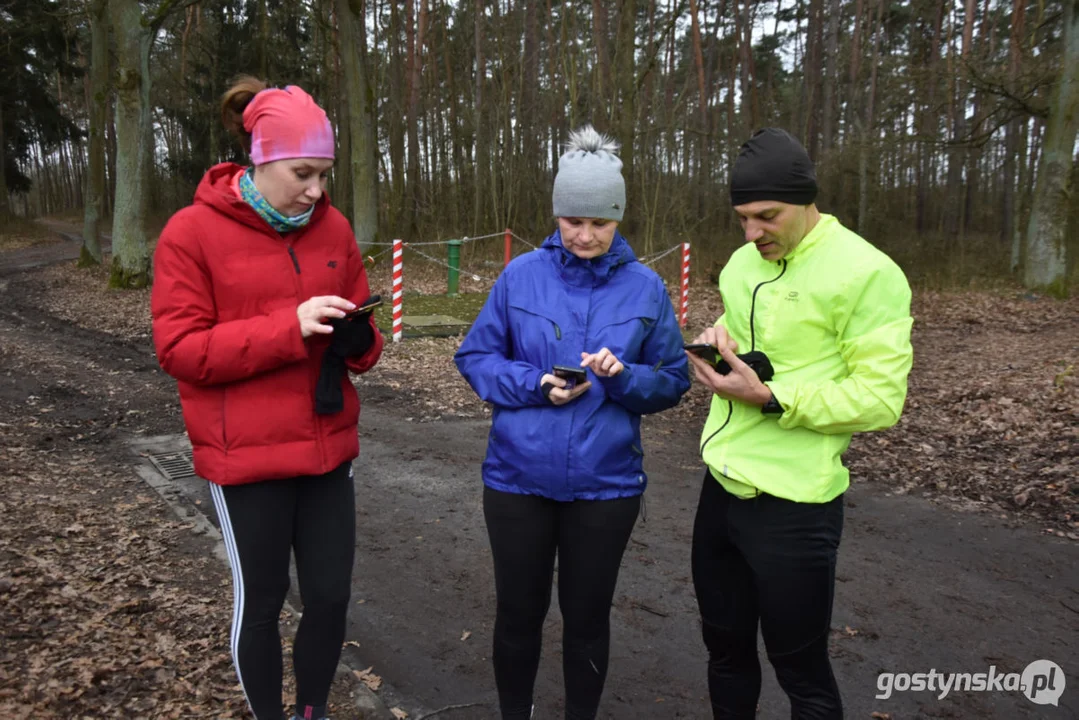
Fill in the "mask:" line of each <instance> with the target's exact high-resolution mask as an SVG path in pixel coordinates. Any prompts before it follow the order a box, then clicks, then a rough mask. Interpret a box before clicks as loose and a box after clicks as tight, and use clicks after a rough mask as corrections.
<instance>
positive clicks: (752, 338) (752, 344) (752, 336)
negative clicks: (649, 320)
mask: <svg viewBox="0 0 1079 720" xmlns="http://www.w3.org/2000/svg"><path fill="white" fill-rule="evenodd" d="M779 262H780V263H782V265H783V269H782V270H780V271H779V274H778V275H776V276H775V277H774V278H772V279H771V280H765V281H764V282H762V283H760V284H759V285H757V287H755V288H753V301H752V302H751V303H750V304H749V349H750V350H756V349H757V330H756V328H755V327H754V325H753V320H754V315H755V314H756V312H757V291H758V290H760V289H761V288H762V287H764V286H765V285H768V284H769V283H774V282H775V281H776V280H779V278H781V277H783V273H785V272H787V261H786V259H783V260H780V261H779ZM297 272H299V271H298V270H297Z"/></svg>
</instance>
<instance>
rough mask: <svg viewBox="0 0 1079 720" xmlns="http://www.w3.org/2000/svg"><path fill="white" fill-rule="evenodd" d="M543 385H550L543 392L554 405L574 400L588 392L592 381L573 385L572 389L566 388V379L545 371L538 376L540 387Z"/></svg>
mask: <svg viewBox="0 0 1079 720" xmlns="http://www.w3.org/2000/svg"><path fill="white" fill-rule="evenodd" d="M545 385H550V386H552V387H551V389H550V390H547V391H546V393H545V394H546V395H547V399H548V400H550V401H551V403H553V404H554V405H565V404H566V403H568V402H570V401H571V400H576V399H577V398H578V397H580V396H581V395H584V394H585V393H586V392H588V388H590V387H592V383H591V382H590V381H589V382H583V383H581V384H580V385H577V386H575V387H574V388H573V389H572V390H567V389H566V381H565V380H563V379H562V378H560V377H555V376H554V375H552V374H550V373H546V374H545V375H544V376H543V377H541V378H540V387H543V386H545Z"/></svg>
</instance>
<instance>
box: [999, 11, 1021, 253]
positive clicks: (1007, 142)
mask: <svg viewBox="0 0 1079 720" xmlns="http://www.w3.org/2000/svg"><path fill="white" fill-rule="evenodd" d="M1025 20H1026V3H1025V2H1024V0H1013V4H1012V22H1011V34H1010V36H1009V38H1008V57H1009V64H1008V84H1009V85H1010V86H1011V87H1010V88H1009V89H1010V90H1012V91H1013V92H1014V90H1015V82H1016V79H1017V77H1018V75H1019V66H1020V64H1021V62H1022V59H1023V33H1024V32H1025V24H1026V23H1025ZM1020 125H1021V120H1020V119H1019V118H1015V119H1013V120H1011V121H1010V122H1009V123H1008V129H1007V131H1006V133H1005V138H1004V147H1005V151H1004V153H1005V154H1004V178H1003V182H1004V189H1003V190H1004V191H1003V197H1002V198H1001V209H1002V211H1003V217H1002V218H1001V223H1000V235H1001V244H1002V245H1005V246H1007V245H1008V244H1009V243H1010V244H1011V246H1012V248H1013V252H1012V272H1017V271H1018V270H1019V267H1020V266H1021V265H1022V262H1023V257H1022V233H1021V232H1020V230H1019V222H1018V220H1017V218H1016V214H1015V192H1016V187H1015V181H1016V177H1015V176H1016V163H1015V158H1016V155H1018V154H1019V133H1020V132H1021V131H1022V128H1021V127H1020Z"/></svg>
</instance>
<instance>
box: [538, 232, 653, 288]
mask: <svg viewBox="0 0 1079 720" xmlns="http://www.w3.org/2000/svg"><path fill="white" fill-rule="evenodd" d="M540 250H544V251H546V252H548V254H549V255H548V256H549V257H550V258H551V261H552V262H554V263H555V264H556V265H557V266H558V270H559V274H560V275H561V276H562V279H563V280H565V281H566V282H567V283H569V284H571V285H602V284H603V283H605V282H607V281H608V280H609V279H610V277H611V275H612V274H614V272H615V270H617V269H618V268H619V267H621V266H622V265H625V264H627V263H631V262H636V261H637V256H636V255H634V253H633V248H631V247H630V246H629V243H628V242H627V241H626V239H625V238H624V237H622V234H621V233H619V232H615V235H614V241H613V242H611V247H610V249H608V250H607V252H605V253H604V254H602V255H600V256H599V257H595V258H592V259H590V260H585V259H583V258H579V257H577V256H576V255H574V254H573V253H571V252H570V251H569V250H567V249H566V248H565V246H564V245H563V244H562V231H561V230H555V231H554V233H553V234H552V235H550V236H548V238H547V239H546V240H544V241H543V244H542V245H541V246H540Z"/></svg>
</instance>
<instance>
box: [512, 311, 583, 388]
mask: <svg viewBox="0 0 1079 720" xmlns="http://www.w3.org/2000/svg"><path fill="white" fill-rule="evenodd" d="M509 307H510V313H509V314H510V317H509V326H510V336H511V337H512V340H513V347H512V352H513V358H512V359H514V360H518V361H521V362H525V363H529V364H530V365H534V366H535V367H538V368H543V369H544V372H547V371H549V369H550V367H551V366H552V365H555V364H558V363H559V362H563V361H565V360H566V359H565V358H561V354H562V353H561V352H560V350H563V351H564V348H561V346H560V343H561V341H562V339H563V337H564V336H565V335H566V333H567V332H568V331H569V330H570V328H569V327H568V326H566V325H564V323H563V322H560V318H559V317H558V316H557V314H556V313H555V312H554V311H552V310H550V309H548V308H546V307H544V306H541V305H526V304H525V303H523V302H521V301H514V302H510V306H509ZM559 358H561V360H560V359H559Z"/></svg>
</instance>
